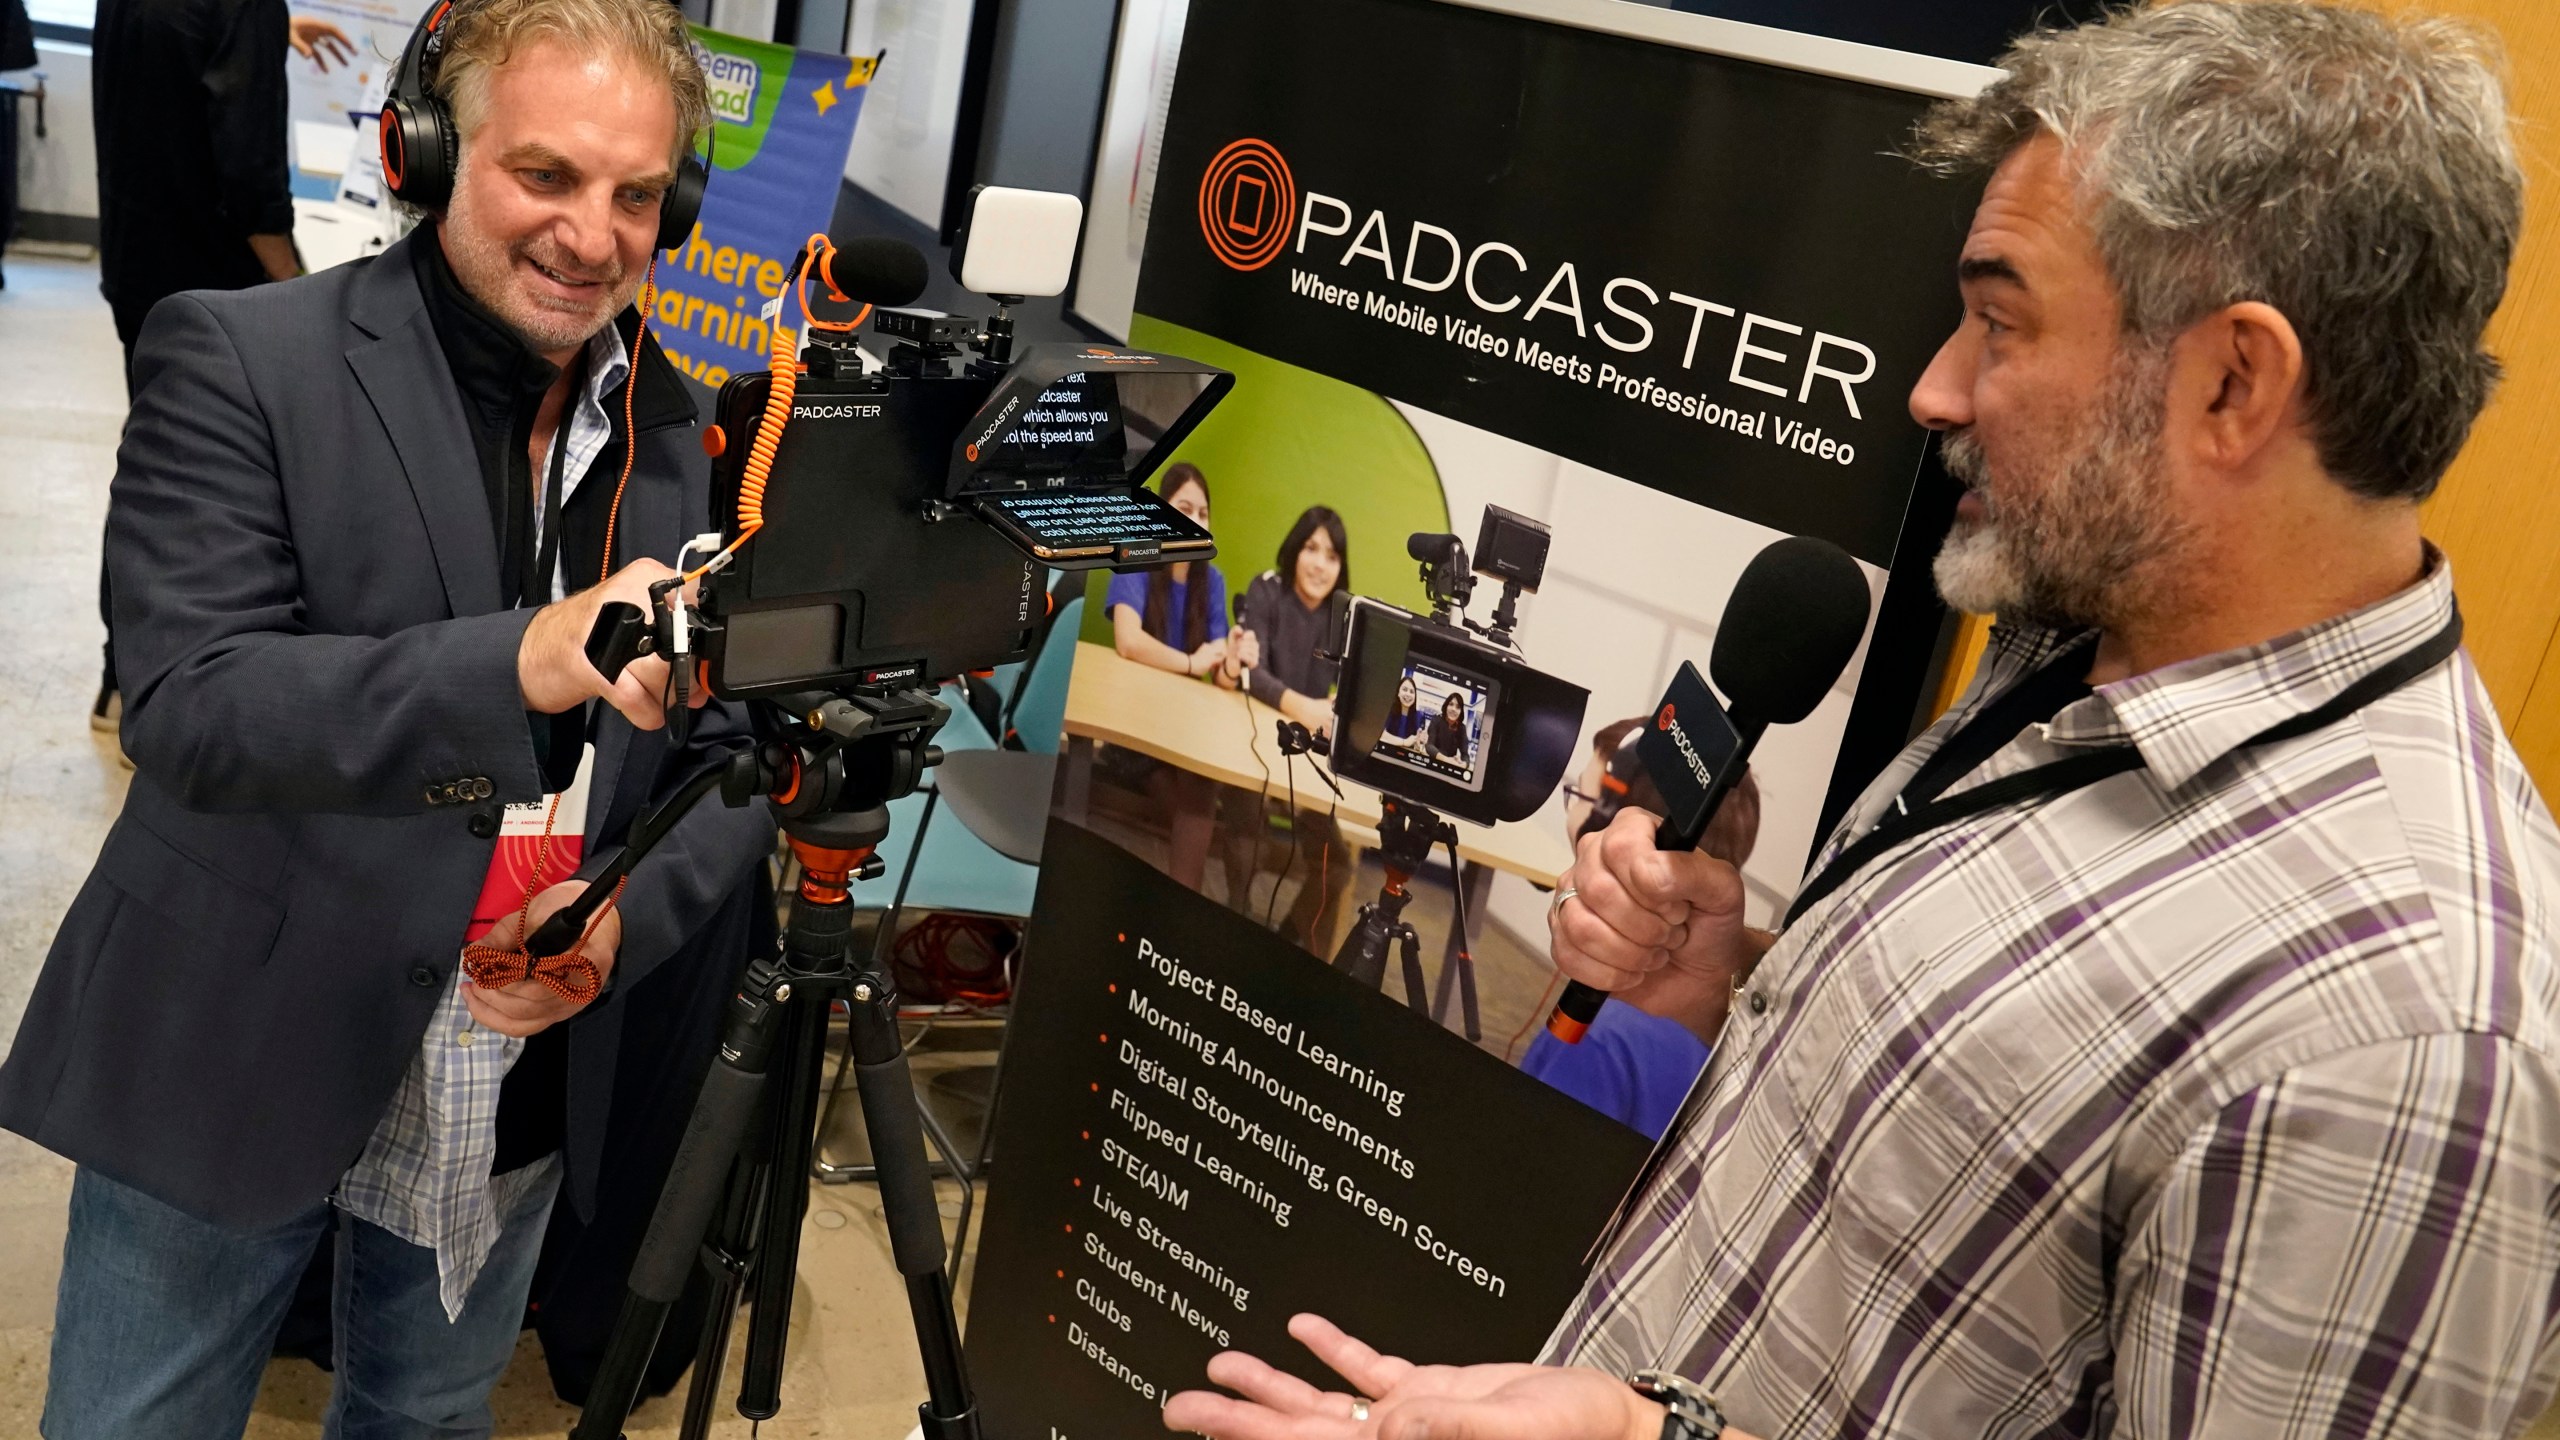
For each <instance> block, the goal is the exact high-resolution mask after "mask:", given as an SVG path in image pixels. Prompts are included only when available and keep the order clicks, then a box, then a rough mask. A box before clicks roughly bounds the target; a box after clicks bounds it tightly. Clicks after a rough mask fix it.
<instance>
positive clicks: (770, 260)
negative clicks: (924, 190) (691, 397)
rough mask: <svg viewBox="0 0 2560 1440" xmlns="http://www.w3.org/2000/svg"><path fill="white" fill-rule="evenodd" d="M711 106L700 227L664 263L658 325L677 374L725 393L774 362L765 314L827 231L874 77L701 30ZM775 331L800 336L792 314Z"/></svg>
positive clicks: (834, 61) (844, 62)
mask: <svg viewBox="0 0 2560 1440" xmlns="http://www.w3.org/2000/svg"><path fill="white" fill-rule="evenodd" d="M693 45H694V58H695V59H696V60H697V61H699V62H700V63H701V65H702V74H703V79H704V80H705V81H706V82H708V85H709V88H710V95H711V122H712V123H711V135H712V144H711V179H710V184H709V185H708V186H706V187H705V189H704V191H703V197H702V216H701V218H700V219H698V220H696V221H695V222H694V226H693V233H692V234H691V235H690V236H688V237H686V239H685V241H684V243H682V244H680V245H677V246H676V247H675V248H673V249H671V250H668V251H666V252H665V253H664V254H662V255H661V256H660V257H659V259H658V272H657V281H658V291H659V294H658V299H657V301H656V303H655V305H654V307H653V308H652V309H651V311H650V324H651V327H652V329H653V331H654V333H655V334H656V336H657V339H658V344H659V346H660V347H661V348H662V349H664V350H665V351H666V354H667V358H668V359H669V360H672V361H674V362H675V364H676V368H677V369H679V370H682V371H684V372H685V373H686V374H687V375H690V376H692V377H693V378H694V379H695V380H697V381H699V382H701V383H702V384H704V385H706V386H709V387H710V388H712V389H713V390H717V389H719V388H720V386H721V385H722V384H723V383H724V382H726V381H727V380H728V378H729V377H730V376H731V375H732V374H735V373H738V372H741V371H749V370H761V369H763V368H765V367H766V365H768V364H769V363H770V362H771V359H772V331H771V330H770V329H769V328H768V321H767V317H766V315H765V313H764V312H765V307H766V306H768V305H770V304H772V303H773V302H775V301H777V300H787V299H788V297H786V296H785V295H784V293H783V292H784V287H783V274H784V272H785V271H786V270H788V269H789V268H790V266H791V259H792V257H793V256H794V255H796V254H797V253H799V250H800V247H801V245H802V244H803V243H805V242H806V241H807V239H808V237H809V236H810V235H811V234H813V233H816V232H820V231H823V230H825V229H826V228H827V220H828V217H829V216H830V215H831V214H832V213H833V212H834V206H835V189H836V187H835V175H836V172H837V170H838V168H839V167H840V166H842V165H843V163H844V156H845V151H846V148H847V147H848V146H849V145H851V144H852V142H853V137H854V136H855V135H856V134H857V133H859V132H858V131H857V129H856V127H855V121H856V120H858V119H859V118H860V117H861V114H862V111H863V107H864V101H865V100H866V99H867V98H868V96H869V94H870V86H871V82H872V76H873V71H874V68H875V67H874V66H873V63H872V61H871V59H870V58H869V57H867V56H866V57H863V58H859V59H852V60H848V59H846V58H845V57H844V56H842V55H836V54H832V53H829V52H827V51H824V50H796V49H793V48H792V47H791V46H788V45H775V44H771V43H768V42H766V41H762V40H748V39H744V38H741V37H739V36H736V35H725V34H722V33H721V32H719V31H717V30H709V29H705V28H703V27H702V26H699V25H697V26H694V27H693ZM772 323H775V324H780V325H783V326H785V327H786V328H793V327H797V326H798V324H799V323H800V316H799V312H798V311H797V310H796V309H791V308H786V309H785V310H784V311H783V312H782V313H780V314H778V315H776V316H774V317H773V318H772Z"/></svg>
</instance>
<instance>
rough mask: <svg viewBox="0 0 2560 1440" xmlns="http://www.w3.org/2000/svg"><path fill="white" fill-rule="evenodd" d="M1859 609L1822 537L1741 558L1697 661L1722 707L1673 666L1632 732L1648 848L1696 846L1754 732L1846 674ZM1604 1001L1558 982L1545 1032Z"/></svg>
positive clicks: (1684, 669)
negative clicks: (1650, 825)
mask: <svg viewBox="0 0 2560 1440" xmlns="http://www.w3.org/2000/svg"><path fill="white" fill-rule="evenodd" d="M1867 607H1868V593H1867V576H1866V572H1865V571H1863V570H1861V569H1859V568H1858V562H1857V561H1855V560H1852V559H1850V558H1849V554H1848V552H1847V551H1845V550H1842V549H1841V548H1840V547H1839V546H1837V545H1834V544H1832V543H1831V542H1830V541H1828V540H1818V539H1815V538H1814V537H1812V536H1810V535H1798V536H1794V537H1792V538H1789V539H1785V540H1781V541H1779V542H1777V543H1776V544H1774V545H1771V546H1770V547H1769V548H1767V549H1765V550H1763V551H1761V552H1760V553H1759V554H1757V555H1755V556H1753V557H1751V563H1750V564H1749V565H1748V566H1745V567H1744V568H1743V571H1742V578H1741V579H1739V580H1737V581H1735V582H1734V586H1733V594H1732V596H1731V597H1730V598H1728V599H1727V600H1726V601H1725V606H1724V619H1723V620H1722V622H1720V623H1719V624H1718V625H1717V626H1716V639H1715V648H1714V649H1713V651H1712V652H1711V653H1710V654H1709V656H1708V660H1707V665H1708V669H1709V670H1710V671H1712V672H1713V673H1714V675H1715V682H1716V688H1717V689H1719V690H1722V691H1723V692H1724V694H1725V698H1726V702H1727V703H1725V704H1718V703H1717V701H1716V696H1715V691H1713V690H1709V689H1708V688H1707V683H1706V681H1705V680H1704V679H1703V678H1701V677H1700V676H1699V674H1698V668H1697V666H1695V665H1692V664H1688V663H1686V662H1683V663H1682V665H1681V666H1680V673H1679V674H1677V675H1675V676H1673V677H1672V680H1671V688H1670V689H1669V690H1668V691H1667V692H1665V693H1664V695H1663V697H1662V703H1661V704H1660V705H1658V706H1656V707H1655V709H1654V712H1653V715H1652V717H1651V718H1650V719H1649V720H1648V721H1647V723H1646V724H1645V726H1644V728H1643V729H1642V730H1640V731H1639V732H1637V739H1636V741H1635V745H1636V754H1637V756H1638V757H1639V758H1640V759H1641V760H1643V762H1644V767H1645V773H1646V774H1647V775H1649V776H1651V777H1652V779H1653V783H1654V787H1655V788H1656V789H1658V790H1660V791H1661V792H1662V798H1663V808H1664V810H1665V812H1666V813H1665V814H1664V815H1663V817H1662V823H1661V824H1660V825H1659V826H1658V827H1656V829H1655V830H1654V833H1653V843H1654V845H1655V847H1656V848H1657V849H1662V850H1694V849H1696V848H1698V837H1700V836H1701V835H1704V834H1705V833H1706V830H1707V822H1709V821H1710V820H1712V819H1714V818H1715V813H1716V807H1717V806H1719V805H1721V804H1723V803H1724V797H1725V795H1726V794H1727V793H1728V792H1730V791H1731V790H1732V789H1733V786H1734V784H1735V782H1737V781H1739V780H1740V779H1741V778H1742V772H1743V771H1744V770H1746V769H1747V768H1749V766H1750V763H1751V751H1752V748H1753V747H1754V746H1756V745H1758V744H1759V743H1760V737H1761V735H1762V734H1763V733H1765V732H1766V731H1767V730H1768V728H1769V727H1770V726H1772V725H1793V724H1795V723H1796V722H1797V721H1800V720H1802V719H1804V718H1805V717H1806V716H1808V715H1810V714H1812V713H1813V709H1814V707H1815V706H1816V705H1819V704H1821V703H1822V697H1823V696H1824V695H1825V694H1826V693H1828V692H1829V691H1830V689H1831V687H1832V685H1833V683H1834V682H1836V681H1838V680H1839V678H1840V672H1842V671H1843V670H1846V669H1847V668H1848V666H1849V657H1850V656H1851V655H1853V654H1855V653H1856V652H1857V649H1858V641H1859V640H1860V639H1861V638H1862V637H1863V636H1865V634H1866V632H1867ZM1606 999H1608V995H1607V994H1606V992H1604V991H1600V990H1595V989H1593V988H1592V987H1590V986H1588V985H1585V984H1583V983H1582V982H1581V981H1579V980H1576V981H1573V982H1572V983H1570V984H1568V985H1566V986H1565V988H1564V995H1563V998H1561V999H1559V1000H1558V1001H1557V1002H1556V1008H1555V1013H1554V1014H1552V1015H1550V1016H1548V1017H1547V1033H1549V1034H1551V1035H1553V1036H1555V1037H1556V1038H1557V1039H1559V1040H1561V1041H1563V1042H1565V1043H1566V1044H1568V1045H1574V1044H1579V1043H1580V1042H1581V1040H1582V1037H1583V1035H1584V1034H1585V1033H1587V1032H1588V1031H1589V1030H1590V1028H1591V1022H1592V1020H1593V1018H1594V1017H1596V1016H1598V1015H1599V1013H1600V1005H1601V1002H1603V1001H1605V1000H1606Z"/></svg>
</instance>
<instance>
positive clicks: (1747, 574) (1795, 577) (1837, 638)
mask: <svg viewBox="0 0 2560 1440" xmlns="http://www.w3.org/2000/svg"><path fill="white" fill-rule="evenodd" d="M1867 603H1868V593H1867V574H1866V572H1865V571H1864V570H1861V569H1859V568H1858V562H1857V561H1855V560H1852V559H1850V558H1849V552H1847V551H1845V550H1843V549H1841V548H1840V547H1839V546H1837V545H1834V544H1832V543H1831V542H1830V541H1828V540H1817V539H1815V538H1814V537H1812V536H1810V535H1797V536H1793V537H1790V538H1788V539H1785V540H1781V541H1779V542H1778V543H1776V544H1775V545H1772V546H1770V547H1769V548H1768V549H1766V550H1763V551H1761V552H1760V553H1759V554H1757V555H1754V556H1753V557H1751V563H1750V564H1749V565H1747V566H1745V567H1743V571H1742V578H1741V579H1740V580H1737V581H1735V582H1734V586H1733V595H1732V597H1731V598H1730V599H1728V600H1726V601H1725V605H1724V622H1723V623H1722V624H1721V625H1719V626H1717V627H1716V643H1715V650H1714V652H1713V653H1712V654H1711V655H1710V657H1709V659H1708V669H1709V671H1710V673H1712V674H1713V675H1714V676H1715V682H1716V688H1717V689H1718V690H1721V691H1723V692H1724V697H1725V703H1726V704H1727V705H1728V706H1729V707H1730V708H1731V709H1732V711H1733V713H1734V716H1735V718H1736V719H1738V720H1750V721H1756V722H1758V723H1760V724H1764V725H1793V724H1795V723H1796V722H1797V721H1799V720H1802V719H1803V718H1804V717H1806V716H1807V715H1810V714H1812V713H1813V707H1814V706H1816V705H1819V704H1821V703H1822V697H1823V695H1824V694H1825V693H1826V692H1828V691H1829V690H1830V689H1831V686H1832V684H1833V682H1835V681H1837V680H1838V679H1839V678H1840V672H1841V671H1843V670H1845V669H1847V668H1848V666H1849V657H1850V656H1851V655H1852V654H1854V653H1856V651H1857V648H1858V640H1859V637H1861V636H1863V635H1865V634H1866V632H1867Z"/></svg>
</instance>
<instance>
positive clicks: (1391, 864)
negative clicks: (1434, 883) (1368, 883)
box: [1333, 795, 1482, 1040]
mask: <svg viewBox="0 0 2560 1440" xmlns="http://www.w3.org/2000/svg"><path fill="white" fill-rule="evenodd" d="M1443 844H1445V845H1447V846H1448V847H1449V880H1450V886H1449V889H1450V893H1451V894H1452V895H1453V896H1454V897H1455V899H1456V904H1457V913H1456V923H1457V954H1456V956H1455V959H1454V963H1455V964H1456V965H1457V967H1458V989H1459V994H1460V996H1461V997H1462V1003H1463V1004H1464V1006H1465V1010H1466V1020H1467V1038H1468V1039H1470V1040H1473V1039H1476V1038H1477V1037H1478V1035H1479V1034H1480V1033H1481V1030H1482V1026H1481V1025H1480V1023H1479V1021H1478V1019H1477V1015H1476V967H1475V957H1474V956H1473V955H1472V954H1470V953H1469V948H1468V941H1467V886H1466V878H1465V876H1464V875H1463V874H1462V873H1461V872H1460V870H1459V865H1458V827H1457V826H1455V825H1452V824H1450V823H1449V822H1448V821H1446V820H1443V819H1441V818H1440V812H1438V811H1436V810H1434V809H1432V808H1431V807H1430V806H1428V805H1417V804H1415V803H1414V802H1413V801H1410V800H1402V799H1398V798H1397V797H1395V796H1393V795H1389V796H1386V797H1385V798H1384V800H1383V802H1382V804H1381V806H1380V812H1379V816H1378V858H1379V860H1380V861H1381V862H1382V863H1383V864H1384V865H1385V866H1386V871H1387V878H1386V883H1385V884H1384V885H1382V886H1380V887H1379V890H1378V898H1377V899H1375V900H1372V901H1370V902H1369V903H1368V904H1365V905H1363V906H1361V907H1360V919H1359V921H1358V923H1356V924H1355V925H1353V926H1352V927H1351V933H1350V934H1349V935H1346V936H1344V937H1343V940H1342V948H1341V949H1339V950H1337V951H1335V952H1334V956H1333V968H1334V969H1336V970H1339V971H1341V972H1343V973H1344V974H1346V975H1348V976H1350V977H1351V978H1352V979H1354V980H1357V981H1359V982H1360V983H1361V984H1363V985H1367V986H1371V987H1373V988H1377V989H1385V988H1386V982H1387V947H1388V946H1389V945H1390V944H1392V945H1394V946H1395V948H1396V950H1397V952H1398V954H1399V955H1400V956H1401V957H1402V959H1403V970H1404V998H1405V1003H1406V1004H1407V1005H1410V1006H1412V1007H1413V1009H1414V1010H1416V1011H1417V1012H1421V1013H1425V1014H1427V1013H1429V1011H1430V1008H1431V1002H1430V1001H1429V999H1428V998H1426V997H1425V995H1424V994H1423V985H1422V937H1421V935H1419V934H1418V933H1416V932H1415V930H1414V928H1413V924H1412V922H1411V921H1409V920H1406V919H1405V918H1404V907H1405V905H1406V903H1407V902H1409V901H1411V900H1412V899H1413V892H1412V891H1410V890H1408V889H1406V888H1405V887H1406V885H1407V884H1408V883H1409V882H1410V881H1411V880H1412V879H1413V876H1414V874H1415V872H1417V871H1419V870H1421V868H1422V867H1423V865H1424V864H1426V863H1427V862H1429V860H1430V859H1431V850H1432V847H1433V846H1435V845H1443Z"/></svg>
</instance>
